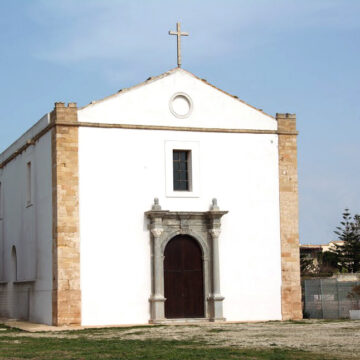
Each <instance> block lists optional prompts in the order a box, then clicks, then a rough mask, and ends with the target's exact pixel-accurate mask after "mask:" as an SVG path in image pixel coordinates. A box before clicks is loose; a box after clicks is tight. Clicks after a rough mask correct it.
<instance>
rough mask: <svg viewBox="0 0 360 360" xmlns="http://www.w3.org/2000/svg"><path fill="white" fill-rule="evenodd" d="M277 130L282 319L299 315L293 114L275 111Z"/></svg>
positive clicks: (295, 153)
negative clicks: (276, 112)
mask: <svg viewBox="0 0 360 360" xmlns="http://www.w3.org/2000/svg"><path fill="white" fill-rule="evenodd" d="M276 119H277V122H278V132H279V187H280V188H279V190H280V237H281V274H282V276H281V277H282V286H281V308H282V319H283V320H290V319H301V318H302V309H301V286H300V255H299V211H298V174H297V144H296V136H297V132H296V115H294V114H276Z"/></svg>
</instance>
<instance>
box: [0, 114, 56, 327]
mask: <svg viewBox="0 0 360 360" xmlns="http://www.w3.org/2000/svg"><path fill="white" fill-rule="evenodd" d="M42 122H44V124H45V123H46V122H47V117H44V118H43V119H42V120H40V122H38V123H37V126H40V125H41V127H43V126H45V125H44V124H43V123H42ZM35 127H36V126H35ZM29 131H30V132H31V130H29ZM27 134H28V135H29V134H30V133H29V132H28V133H27ZM25 135H26V134H25ZM25 135H24V136H23V137H22V138H20V139H19V140H18V142H16V143H15V144H14V145H13V146H15V145H16V144H18V145H22V144H20V142H23V141H22V140H24V141H25V140H26V136H25ZM31 135H32V134H30V135H29V136H31ZM8 153H9V150H6V151H5V152H4V153H3V154H1V158H2V159H4V158H6V157H7V156H8ZM29 161H30V162H31V164H32V204H31V206H27V204H26V178H27V176H26V170H27V169H26V166H27V163H28V162H29ZM0 182H1V183H2V190H3V193H2V195H3V196H2V201H3V204H2V205H3V209H2V210H3V214H2V215H3V219H2V220H0V230H1V231H0V243H1V247H0V249H1V250H2V253H1V261H2V278H1V279H0V281H1V280H2V281H6V282H8V284H7V285H2V286H1V288H0V291H1V292H2V294H3V297H4V296H5V295H6V297H7V303H4V304H0V313H2V312H7V315H8V316H10V317H24V316H25V317H26V316H29V320H30V321H34V322H41V323H48V324H50V323H51V291H52V265H51V261H52V171H51V135H50V132H48V133H47V134H46V135H44V136H43V137H41V138H40V139H39V140H38V141H37V142H36V144H35V145H33V146H30V147H28V148H27V150H26V151H24V152H23V153H21V154H20V155H19V156H17V157H16V158H15V159H14V160H12V161H11V162H10V163H8V164H7V165H6V166H5V167H4V168H3V170H2V172H1V174H0ZM13 245H15V246H16V251H17V280H18V281H23V280H25V281H29V280H35V282H34V283H33V284H29V283H28V284H13V280H14V271H13V269H12V262H11V249H12V246H13ZM4 294H5V295H4Z"/></svg>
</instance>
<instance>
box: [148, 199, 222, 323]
mask: <svg viewBox="0 0 360 360" xmlns="http://www.w3.org/2000/svg"><path fill="white" fill-rule="evenodd" d="M227 213H228V212H227V211H220V210H219V208H218V206H217V202H216V199H214V200H213V204H212V206H211V209H210V211H204V212H194V211H169V210H161V207H160V205H159V202H158V200H157V199H155V202H154V205H153V207H152V210H151V211H147V212H146V213H145V215H146V216H147V217H148V218H149V220H150V229H149V230H150V237H151V295H150V299H149V301H150V321H149V322H150V323H164V322H171V321H174V319H166V318H165V300H166V299H165V297H164V251H165V248H166V245H167V244H168V242H169V241H170V240H171V239H173V238H174V237H175V236H177V235H187V236H190V237H192V238H193V239H195V240H196V241H197V242H198V244H199V246H200V248H201V251H202V258H203V274H204V279H203V281H204V301H205V304H204V310H205V314H204V315H205V317H204V318H202V320H208V321H224V320H225V319H224V317H223V310H222V302H223V300H224V297H222V296H221V294H220V269H219V244H218V242H219V236H220V232H221V217H222V216H223V215H225V214H227ZM187 320H188V319H187ZM177 321H179V319H177Z"/></svg>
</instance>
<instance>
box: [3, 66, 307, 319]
mask: <svg viewBox="0 0 360 360" xmlns="http://www.w3.org/2000/svg"><path fill="white" fill-rule="evenodd" d="M296 136H297V131H296V117H295V115H293V114H276V116H275V117H273V116H271V115H268V114H266V113H265V112H263V111H262V110H260V109H257V108H255V107H253V106H250V105H248V104H246V103H245V102H243V101H241V100H240V99H238V98H237V97H236V96H232V95H230V94H228V93H226V92H224V91H222V90H220V89H218V88H216V87H215V86H213V85H211V84H209V83H208V82H207V81H206V80H204V79H200V78H198V77H196V76H195V75H193V74H191V73H190V72H188V71H186V70H183V69H182V68H181V67H180V66H178V67H177V68H175V69H172V70H170V71H168V72H166V73H164V74H162V75H160V76H156V77H151V78H149V79H147V80H146V81H145V82H143V83H142V84H139V85H136V86H133V87H131V88H128V89H122V90H120V91H119V92H118V93H116V94H114V95H111V96H109V97H107V98H105V99H102V100H99V101H92V102H91V103H90V104H89V105H87V106H84V107H82V108H78V107H77V105H76V104H75V103H69V104H67V105H65V104H64V103H61V102H57V103H55V107H54V109H53V110H52V111H51V112H49V113H48V114H46V115H45V116H43V117H42V118H41V119H40V120H39V121H38V122H37V123H36V124H35V125H34V126H33V127H32V128H30V129H29V130H28V131H27V132H26V133H25V134H24V135H22V136H21V137H20V138H19V139H18V140H17V141H16V142H15V143H14V144H12V145H11V146H10V147H9V148H8V149H6V150H5V151H4V152H3V153H2V154H0V317H6V318H17V319H25V320H28V321H31V322H36V323H44V324H53V325H65V324H81V325H119V324H145V323H174V322H176V321H177V322H179V321H225V320H227V321H256V320H281V319H283V320H285V319H299V318H301V317H302V311H301V289H300V269H299V240H298V184H297V145H296Z"/></svg>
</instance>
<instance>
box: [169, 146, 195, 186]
mask: <svg viewBox="0 0 360 360" xmlns="http://www.w3.org/2000/svg"><path fill="white" fill-rule="evenodd" d="M190 165H191V152H190V151H189V150H173V181H174V191H189V190H190V185H191V184H190V179H191V176H190Z"/></svg>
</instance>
